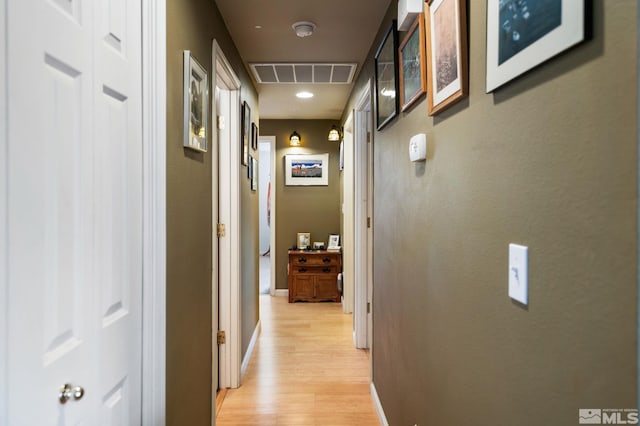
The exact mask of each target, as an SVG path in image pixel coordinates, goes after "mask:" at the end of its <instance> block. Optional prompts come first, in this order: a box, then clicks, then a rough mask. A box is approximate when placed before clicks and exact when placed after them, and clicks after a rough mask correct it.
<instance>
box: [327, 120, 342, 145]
mask: <svg viewBox="0 0 640 426" xmlns="http://www.w3.org/2000/svg"><path fill="white" fill-rule="evenodd" d="M327 139H329V142H339V141H340V130H338V128H337V127H336V125H335V124H334V125H333V126H331V130H329V137H328V138H327Z"/></svg>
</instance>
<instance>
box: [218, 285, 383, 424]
mask: <svg viewBox="0 0 640 426" xmlns="http://www.w3.org/2000/svg"><path fill="white" fill-rule="evenodd" d="M260 317H261V321H262V333H261V335H260V337H259V339H258V342H257V345H256V348H255V350H254V354H253V357H252V359H251V361H250V363H249V367H248V369H247V373H246V375H245V377H244V380H243V382H242V386H241V387H240V388H239V389H229V390H228V392H227V394H226V397H225V399H224V401H223V403H222V408H221V410H220V412H219V413H218V416H217V418H216V425H218V426H229V425H234V426H244V425H269V426H280V425H295V426H308V425H314V426H349V425H358V426H369V425H371V426H375V425H378V424H379V422H378V417H377V415H376V412H375V408H374V406H373V402H372V399H371V395H370V393H369V354H368V351H363V350H358V349H355V347H354V345H353V341H352V335H351V324H352V316H351V315H345V314H343V313H342V307H341V305H340V304H339V303H294V304H290V303H287V300H286V298H285V297H271V296H268V295H267V296H260Z"/></svg>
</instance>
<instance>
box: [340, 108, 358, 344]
mask: <svg viewBox="0 0 640 426" xmlns="http://www.w3.org/2000/svg"><path fill="white" fill-rule="evenodd" d="M353 115H354V114H353V111H352V112H351V113H350V114H349V116H348V117H347V120H346V121H345V123H344V134H343V139H344V141H343V147H344V150H343V152H344V169H343V171H342V184H343V191H344V192H343V194H344V196H343V204H342V226H343V234H344V235H343V236H342V311H343V312H344V313H345V314H350V313H352V312H353V308H354V291H355V286H354V278H355V273H354V272H355V248H356V245H355V232H354V231H355V230H354V228H355V215H354V201H355V198H354V194H355V192H354V183H355V180H354V174H353V173H354V157H353V155H354V147H353V141H354V139H353V121H354V120H353ZM353 339H354V342H355V329H354V330H353Z"/></svg>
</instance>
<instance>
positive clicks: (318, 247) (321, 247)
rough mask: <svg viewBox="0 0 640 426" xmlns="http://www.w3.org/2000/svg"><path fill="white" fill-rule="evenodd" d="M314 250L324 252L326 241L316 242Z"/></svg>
mask: <svg viewBox="0 0 640 426" xmlns="http://www.w3.org/2000/svg"><path fill="white" fill-rule="evenodd" d="M313 248H314V249H315V250H324V241H314V242H313Z"/></svg>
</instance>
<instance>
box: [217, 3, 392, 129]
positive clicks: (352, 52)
mask: <svg viewBox="0 0 640 426" xmlns="http://www.w3.org/2000/svg"><path fill="white" fill-rule="evenodd" d="M215 1H216V4H217V5H218V9H219V10H220V13H221V14H222V17H223V19H224V21H225V23H226V24H227V28H228V29H229V32H230V33H231V37H232V38H233V40H234V42H235V44H236V46H237V48H238V50H239V51H240V56H242V59H243V60H244V62H245V65H246V66H247V70H250V67H249V64H251V63H271V62H283V63H320V62H328V63H332V64H336V63H357V64H358V67H357V69H356V76H357V75H358V74H359V73H360V70H361V67H362V64H363V63H364V61H365V60H366V56H367V54H368V52H369V49H370V47H371V43H372V42H373V39H374V37H375V35H376V33H377V31H378V28H379V27H380V23H381V21H382V18H383V17H384V15H385V12H386V11H387V8H388V7H389V4H390V1H391V0H215ZM298 21H312V22H314V23H315V24H316V25H317V28H316V30H315V32H314V33H313V35H311V36H309V37H305V38H300V37H298V36H296V34H295V32H294V31H293V28H291V25H292V24H293V23H295V22H298ZM256 26H261V27H262V28H260V29H258V28H256ZM252 78H253V76H252ZM254 83H255V85H256V87H257V89H258V93H259V99H260V105H259V108H260V118H261V119H339V118H340V116H341V115H342V112H343V110H344V107H345V105H346V103H347V100H348V98H349V94H350V93H351V90H352V89H353V84H258V83H257V82H255V80H254ZM302 90H306V91H310V92H312V93H314V95H315V96H314V97H313V98H311V99H298V98H296V96H295V94H296V93H297V92H299V91H302Z"/></svg>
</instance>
